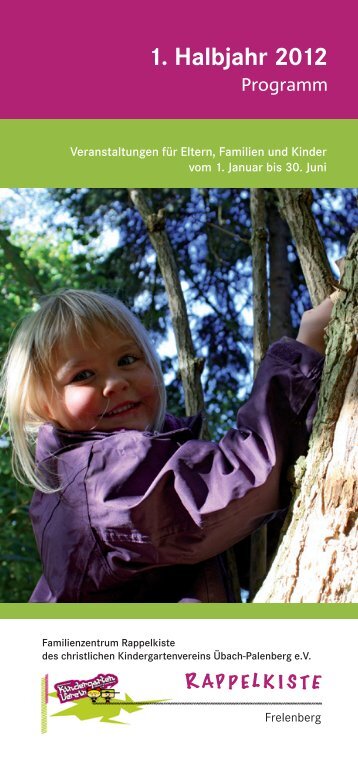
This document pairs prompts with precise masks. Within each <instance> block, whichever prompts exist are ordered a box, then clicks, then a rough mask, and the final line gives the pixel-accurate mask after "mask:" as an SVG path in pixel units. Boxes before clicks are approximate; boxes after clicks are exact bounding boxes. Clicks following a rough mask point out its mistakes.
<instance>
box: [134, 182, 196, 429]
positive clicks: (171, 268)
mask: <svg viewBox="0 0 358 768" xmlns="http://www.w3.org/2000/svg"><path fill="white" fill-rule="evenodd" d="M129 194H130V198H131V200H132V203H133V205H134V206H135V208H136V209H137V210H138V212H139V213H140V215H141V217H142V219H143V221H144V224H145V226H146V229H147V232H148V236H149V239H150V242H151V243H152V246H153V248H154V250H155V252H156V254H157V259H158V264H159V268H160V271H161V274H162V277H163V280H164V284H165V290H166V293H167V296H168V302H169V308H170V314H171V318H172V322H173V330H174V335H175V341H176V347H177V352H178V359H179V370H180V376H181V379H182V382H183V389H184V397H185V412H186V415H187V416H193V415H195V414H196V413H199V412H202V413H203V415H204V413H205V409H204V396H203V389H202V386H201V379H200V376H201V373H202V370H203V366H204V360H203V359H202V358H198V357H196V355H195V350H194V344H193V340H192V336H191V331H190V327H189V320H188V314H187V309H186V304H185V299H184V295H183V291H182V287H181V284H180V280H179V274H178V267H177V264H176V261H175V256H174V253H173V249H172V246H171V243H170V240H169V238H168V235H167V233H166V231H165V220H164V211H163V210H160V211H159V212H158V213H154V212H153V210H152V209H151V208H150V206H149V203H148V202H147V200H146V197H145V195H144V192H143V190H142V189H130V190H129ZM203 437H204V438H205V437H208V433H207V426H206V423H205V424H204V430H203Z"/></svg>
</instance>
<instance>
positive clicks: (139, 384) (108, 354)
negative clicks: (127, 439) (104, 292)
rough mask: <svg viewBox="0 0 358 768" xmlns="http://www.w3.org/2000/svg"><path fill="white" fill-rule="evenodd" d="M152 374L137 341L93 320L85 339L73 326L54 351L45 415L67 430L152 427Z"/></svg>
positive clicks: (156, 398) (156, 399) (155, 405)
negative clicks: (90, 333)
mask: <svg viewBox="0 0 358 768" xmlns="http://www.w3.org/2000/svg"><path fill="white" fill-rule="evenodd" d="M158 407H159V393H158V386H157V382H156V378H155V376H154V373H153V371H152V370H151V368H150V367H149V366H148V364H147V362H146V360H145V357H144V354H143V352H142V350H141V349H140V348H139V347H138V344H137V342H136V341H135V340H134V339H132V338H130V337H128V336H127V335H125V334H124V333H121V332H120V331H113V330H108V329H107V328H105V327H104V326H102V325H99V324H97V326H96V327H95V332H94V335H93V337H92V338H89V339H88V340H86V341H84V340H82V339H80V338H79V337H78V335H77V334H76V333H75V332H74V331H73V332H72V333H71V334H70V335H69V336H68V337H67V338H66V340H65V342H64V344H63V346H62V347H61V348H60V349H58V350H57V352H56V353H55V360H54V369H53V380H52V387H51V390H50V391H49V393H48V402H47V407H46V418H49V419H50V420H51V421H54V422H55V423H57V424H58V425H59V426H60V427H63V429H67V430H69V431H88V430H91V429H92V430H93V429H98V430H99V431H101V432H112V431H114V430H117V429H137V430H140V431H144V430H146V429H151V428H152V427H153V424H154V422H155V418H156V414H157V412H158Z"/></svg>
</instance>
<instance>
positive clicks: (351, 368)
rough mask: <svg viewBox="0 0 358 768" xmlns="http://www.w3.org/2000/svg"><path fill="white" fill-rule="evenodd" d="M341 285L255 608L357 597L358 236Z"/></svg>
mask: <svg viewBox="0 0 358 768" xmlns="http://www.w3.org/2000/svg"><path fill="white" fill-rule="evenodd" d="M340 287H341V288H342V290H341V291H340V292H339V298H338V301H337V302H336V303H335V306H334V308H333V314H332V319H331V322H330V324H329V328H328V334H327V335H328V339H327V347H326V362H325V368H324V372H323V378H322V385H321V392H320V399H319V405H318V411H317V414H316V418H315V422H314V428H313V432H312V436H311V440H310V448H309V452H308V455H307V458H306V459H304V460H301V461H300V460H299V462H298V464H296V468H295V470H296V485H297V492H296V498H295V500H294V504H293V510H292V513H291V515H290V516H289V518H288V520H287V523H286V525H285V532H284V537H283V540H282V543H281V546H280V548H279V550H278V553H277V556H276V559H275V561H274V564H273V566H272V568H271V570H270V572H269V574H268V576H267V578H266V580H265V582H264V584H263V586H262V588H261V590H260V591H259V592H258V594H257V595H256V598H255V602H261V603H262V602H287V603H289V602H293V603H297V602H311V603H320V602H335V603H346V602H347V603H348V602H356V601H357V598H358V574H357V552H358V515H357V509H358V482H357V466H358V455H357V454H358V449H357V446H358V439H357V438H358V427H357V425H358V364H357V348H358V342H357V330H358V329H357V303H358V233H356V234H355V235H353V237H352V238H351V241H350V245H349V249H348V254H347V258H346V261H345V269H344V274H343V278H342V281H341V284H340ZM300 473H301V476H300Z"/></svg>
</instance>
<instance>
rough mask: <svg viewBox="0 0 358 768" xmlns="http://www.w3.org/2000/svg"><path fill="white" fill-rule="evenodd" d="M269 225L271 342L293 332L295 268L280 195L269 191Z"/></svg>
mask: <svg viewBox="0 0 358 768" xmlns="http://www.w3.org/2000/svg"><path fill="white" fill-rule="evenodd" d="M267 197H268V199H267V225H268V236H269V258H270V331H269V336H270V344H272V343H273V342H274V341H277V340H278V339H281V338H282V336H292V322H291V272H290V264H289V261H288V243H289V240H290V230H289V228H288V225H287V222H286V221H285V220H284V219H283V218H282V217H281V216H280V214H279V211H278V205H277V198H276V196H274V195H272V191H271V190H269V191H268V195H267Z"/></svg>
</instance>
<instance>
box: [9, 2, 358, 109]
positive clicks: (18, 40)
mask: <svg viewBox="0 0 358 768" xmlns="http://www.w3.org/2000/svg"><path fill="white" fill-rule="evenodd" d="M349 6H350V8H351V10H349ZM1 22H2V23H1V27H2V33H1V48H0V73H1V75H0V77H1V94H2V95H1V103H0V118H80V119H87V118H98V119H104V118H115V119H117V118H121V119H122V118H355V117H356V112H357V106H356V104H357V99H356V97H355V91H356V88H355V87H354V81H353V78H354V73H355V69H356V62H355V56H356V53H355V52H356V24H355V22H354V6H353V2H352V0H348V3H347V4H345V6H344V7H342V8H337V6H336V5H334V4H328V3H326V2H322V0H316V2H312V0H300V3H297V4H293V5H292V4H289V3H287V1H286V0H276V1H275V0H272V2H270V3H268V2H266V1H265V2H262V0H261V2H260V0H257V1H256V2H251V3H239V2H238V0H227V2H226V3H219V4H211V5H210V4H209V3H207V1H206V0H205V1H204V0H197V2H193V1H192V0H180V2H179V3H172V4H170V3H168V2H167V0H165V1H164V0H156V2H153V3H142V5H140V4H138V3H130V4H125V3H120V2H119V0H107V1H106V2H103V3H99V4H91V3H88V2H85V1H84V0H75V2H73V0H62V2H61V3H57V4H53V3H48V1H45V0H32V2H31V3H29V2H24V1H23V2H21V0H13V2H11V3H10V2H8V3H7V6H6V7H5V8H3V9H2V13H1ZM157 48H158V49H159V51H158V54H157V57H158V62H159V63H158V65H157V66H156V65H155V63H154V57H155V54H152V51H153V50H156V49H157ZM227 48H228V49H229V53H230V55H231V54H235V53H241V54H242V55H243V56H244V57H245V54H246V55H248V57H249V60H248V61H247V62H246V63H245V62H244V63H243V64H238V63H236V64H234V63H232V64H230V66H228V67H227V68H226V69H225V68H224V67H225V63H223V64H222V65H220V64H219V63H218V60H219V59H220V55H219V54H220V53H222V55H223V56H225V55H226V54H228V51H227V50H226V49H227ZM278 48H285V49H286V51H287V54H286V55H285V54H283V61H285V60H286V62H287V63H286V64H282V65H276V64H275V61H276V60H277V59H278V58H279V56H280V54H276V50H277V49H278ZM322 48H323V49H325V51H326V54H325V57H324V59H325V61H326V62H327V63H326V65H319V64H318V65H317V64H314V63H311V64H310V63H309V61H310V60H311V62H312V61H316V60H317V58H318V57H319V56H320V55H322V54H319V53H316V51H317V49H322ZM176 49H179V54H180V56H181V55H183V54H185V53H186V52H187V51H186V49H189V54H188V55H189V56H190V58H191V62H192V58H193V56H194V55H195V54H198V53H199V54H200V55H202V56H203V64H202V65H201V66H199V65H198V63H196V64H194V63H190V64H186V63H185V59H184V58H182V59H180V63H179V64H178V63H176V53H177V51H176ZM307 51H308V53H307ZM248 52H249V53H248ZM255 52H256V53H257V55H258V57H259V54H260V53H266V54H267V55H266V56H264V58H263V62H262V64H260V63H256V64H254V63H253V58H254V57H253V54H254V53H255ZM250 53H251V54H252V56H251V59H250ZM200 55H199V57H198V56H197V58H196V62H198V58H200ZM215 57H216V59H215ZM205 59H206V62H205V63H204V60H205ZM290 59H291V60H292V61H291V60H290ZM163 60H164V61H166V62H167V63H166V65H165V64H163V63H162V61H163ZM213 60H216V63H213ZM237 60H238V57H236V62H237ZM258 61H259V58H258ZM243 79H245V80H248V81H249V84H247V83H245V87H244V85H243ZM288 81H289V82H291V83H292V82H293V83H296V81H300V82H302V83H308V82H320V83H323V82H326V83H327V90H326V89H325V88H324V87H323V86H320V87H316V88H315V89H313V90H312V89H310V90H309V89H308V87H306V88H305V87H304V86H302V87H301V89H299V90H295V89H294V87H293V86H292V89H291V90H289V89H288V87H287V82H288ZM282 82H284V83H285V85H283V86H282V87H281V83H282ZM252 83H256V85H255V86H253V85H252ZM259 83H260V84H261V85H258V84H259ZM266 83H268V86H267V87H266V85H265V84H266ZM271 83H278V84H279V85H278V86H277V88H278V90H277V92H276V93H275V92H274V90H275V88H276V86H272V87H270V84H271Z"/></svg>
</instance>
